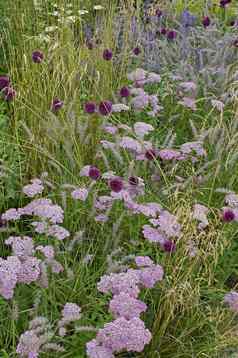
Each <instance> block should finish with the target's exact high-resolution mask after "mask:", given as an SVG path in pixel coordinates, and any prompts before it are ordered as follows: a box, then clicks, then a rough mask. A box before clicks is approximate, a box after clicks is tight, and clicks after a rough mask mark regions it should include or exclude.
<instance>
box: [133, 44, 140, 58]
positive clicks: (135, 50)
mask: <svg viewBox="0 0 238 358" xmlns="http://www.w3.org/2000/svg"><path fill="white" fill-rule="evenodd" d="M133 53H134V55H135V56H138V55H139V54H140V53H141V49H140V47H138V46H137V47H135V48H134V49H133Z"/></svg>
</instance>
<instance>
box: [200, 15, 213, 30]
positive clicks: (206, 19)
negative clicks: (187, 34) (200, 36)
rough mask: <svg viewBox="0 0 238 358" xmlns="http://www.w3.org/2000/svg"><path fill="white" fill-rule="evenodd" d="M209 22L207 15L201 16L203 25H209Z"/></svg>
mask: <svg viewBox="0 0 238 358" xmlns="http://www.w3.org/2000/svg"><path fill="white" fill-rule="evenodd" d="M210 23H211V20H210V18H209V17H208V16H205V17H204V18H203V20H202V24H203V26H204V27H205V28H206V27H208V26H209V25H210Z"/></svg>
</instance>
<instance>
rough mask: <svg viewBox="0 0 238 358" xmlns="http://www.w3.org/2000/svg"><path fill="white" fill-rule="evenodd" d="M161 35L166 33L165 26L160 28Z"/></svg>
mask: <svg viewBox="0 0 238 358" xmlns="http://www.w3.org/2000/svg"><path fill="white" fill-rule="evenodd" d="M160 33H161V35H166V34H167V30H166V28H165V27H162V29H161V30H160Z"/></svg>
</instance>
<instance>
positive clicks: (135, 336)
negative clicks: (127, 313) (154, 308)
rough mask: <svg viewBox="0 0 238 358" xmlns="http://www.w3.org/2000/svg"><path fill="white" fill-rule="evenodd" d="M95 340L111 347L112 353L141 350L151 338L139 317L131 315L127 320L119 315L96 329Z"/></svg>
mask: <svg viewBox="0 0 238 358" xmlns="http://www.w3.org/2000/svg"><path fill="white" fill-rule="evenodd" d="M96 340H97V341H98V342H99V343H100V344H101V345H102V346H104V347H106V348H110V349H112V351H113V352H114V353H119V352H121V351H127V352H133V351H134V352H142V351H143V350H144V347H145V345H146V344H148V343H149V342H150V340H151V333H150V331H149V330H148V329H146V328H145V324H144V322H143V321H142V320H141V319H140V318H138V317H133V318H132V319H131V320H127V319H125V318H124V317H120V318H117V319H116V320H115V321H113V322H110V323H106V324H105V326H104V328H102V329H100V330H99V331H98V334H97V336H96Z"/></svg>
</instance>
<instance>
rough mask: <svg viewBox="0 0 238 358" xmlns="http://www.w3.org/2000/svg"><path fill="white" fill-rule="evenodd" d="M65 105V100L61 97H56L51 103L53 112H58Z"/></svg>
mask: <svg viewBox="0 0 238 358" xmlns="http://www.w3.org/2000/svg"><path fill="white" fill-rule="evenodd" d="M63 105H64V102H63V101H61V100H60V99H59V98H55V99H54V100H53V102H52V104H51V110H52V111H53V112H58V111H59V110H60V109H61V108H62V107H63Z"/></svg>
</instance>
